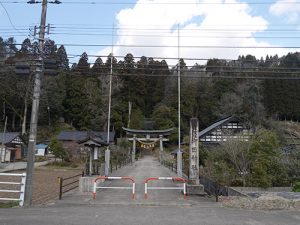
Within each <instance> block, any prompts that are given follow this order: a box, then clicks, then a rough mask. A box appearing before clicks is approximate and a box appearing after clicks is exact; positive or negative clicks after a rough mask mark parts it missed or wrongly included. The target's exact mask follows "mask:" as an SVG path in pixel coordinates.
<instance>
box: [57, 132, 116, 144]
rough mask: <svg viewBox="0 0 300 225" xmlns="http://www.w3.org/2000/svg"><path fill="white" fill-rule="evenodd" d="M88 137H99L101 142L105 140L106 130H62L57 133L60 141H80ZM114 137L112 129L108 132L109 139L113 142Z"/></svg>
mask: <svg viewBox="0 0 300 225" xmlns="http://www.w3.org/2000/svg"><path fill="white" fill-rule="evenodd" d="M88 137H97V138H100V139H101V140H102V141H103V142H106V139H107V132H95V131H62V132H60V134H59V135H58V137H57V138H58V140H60V141H80V140H84V139H86V138H88ZM114 139H115V132H114V131H112V132H110V134H109V141H110V142H113V141H114Z"/></svg>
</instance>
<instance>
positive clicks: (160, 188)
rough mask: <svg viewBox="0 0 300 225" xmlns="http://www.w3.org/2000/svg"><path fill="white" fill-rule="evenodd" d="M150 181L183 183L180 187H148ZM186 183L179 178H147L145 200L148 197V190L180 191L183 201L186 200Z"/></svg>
mask: <svg viewBox="0 0 300 225" xmlns="http://www.w3.org/2000/svg"><path fill="white" fill-rule="evenodd" d="M151 180H171V181H173V182H175V181H179V182H183V186H182V187H148V181H151ZM186 182H187V180H186V179H184V178H181V177H149V178H147V179H146V180H145V195H144V196H145V199H147V197H148V190H182V191H183V196H184V199H186Z"/></svg>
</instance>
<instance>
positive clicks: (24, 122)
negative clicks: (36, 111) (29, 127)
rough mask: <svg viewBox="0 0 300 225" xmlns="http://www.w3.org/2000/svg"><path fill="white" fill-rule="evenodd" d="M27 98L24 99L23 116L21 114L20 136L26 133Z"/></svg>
mask: <svg viewBox="0 0 300 225" xmlns="http://www.w3.org/2000/svg"><path fill="white" fill-rule="evenodd" d="M26 98H27V97H25V102H24V105H25V106H24V114H23V121H22V135H24V134H25V133H26V120H27V109H28V103H27V99H26Z"/></svg>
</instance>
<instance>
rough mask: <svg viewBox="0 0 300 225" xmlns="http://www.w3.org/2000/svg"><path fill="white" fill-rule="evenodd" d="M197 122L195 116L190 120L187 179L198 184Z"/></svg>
mask: <svg viewBox="0 0 300 225" xmlns="http://www.w3.org/2000/svg"><path fill="white" fill-rule="evenodd" d="M198 133H199V122H198V119H197V118H192V119H191V120H190V175H189V180H190V181H191V182H192V183H193V184H195V185H199V137H198Z"/></svg>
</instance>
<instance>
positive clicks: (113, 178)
mask: <svg viewBox="0 0 300 225" xmlns="http://www.w3.org/2000/svg"><path fill="white" fill-rule="evenodd" d="M98 180H129V181H131V182H132V187H101V186H98V187H97V181H98ZM97 189H129V190H132V199H134V197H135V180H134V179H133V178H132V177H106V176H100V177H97V178H96V179H95V180H94V188H93V199H96V193H97Z"/></svg>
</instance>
